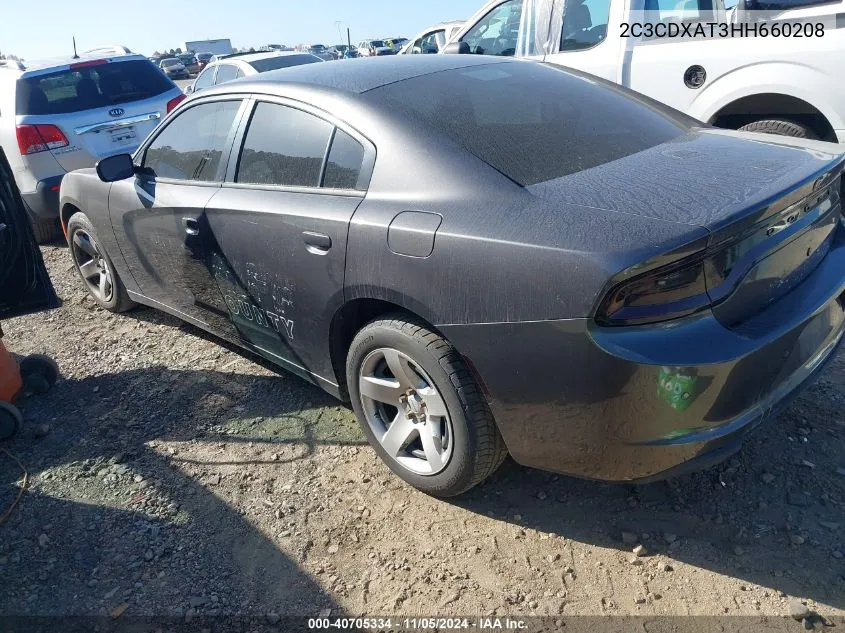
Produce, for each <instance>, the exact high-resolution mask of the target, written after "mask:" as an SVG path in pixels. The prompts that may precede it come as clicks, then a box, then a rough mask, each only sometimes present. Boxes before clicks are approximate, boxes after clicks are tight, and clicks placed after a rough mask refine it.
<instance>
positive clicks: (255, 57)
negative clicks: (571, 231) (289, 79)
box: [185, 51, 325, 94]
mask: <svg viewBox="0 0 845 633" xmlns="http://www.w3.org/2000/svg"><path fill="white" fill-rule="evenodd" d="M322 61H325V60H323V59H322V58H320V57H317V56H316V55H312V54H311V53H297V52H296V51H276V52H273V53H248V54H235V55H230V56H228V57H225V58H224V59H221V60H219V61H213V62H211V63H210V64H209V65H208V66H206V67H205V68H204V69H203V71H202V72H201V73H200V74H199V76H198V77H197V78H196V80H194V83H193V84H191V85H190V86H188V87H187V88H186V89H185V92H186V93H187V94H193V93H195V92H199V91H200V90H205V89H206V88H210V87H211V86H216V85H219V84H222V83H226V82H227V81H232V80H233V79H240V78H241V77H250V76H252V75H257V74H259V73H264V72H267V71H269V70H279V69H280V68H289V67H291V66H301V65H303V64H313V63H316V62H322Z"/></svg>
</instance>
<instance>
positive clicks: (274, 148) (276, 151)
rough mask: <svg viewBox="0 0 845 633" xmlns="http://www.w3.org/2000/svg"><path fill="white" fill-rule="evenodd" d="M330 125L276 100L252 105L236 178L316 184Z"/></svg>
mask: <svg viewBox="0 0 845 633" xmlns="http://www.w3.org/2000/svg"><path fill="white" fill-rule="evenodd" d="M332 129H333V128H332V125H331V124H330V123H328V122H326V121H323V120H322V119H319V118H317V117H315V116H313V115H311V114H308V113H306V112H303V111H302V110H297V109H295V108H289V107H287V106H283V105H278V104H275V103H259V104H258V105H257V106H256V107H255V112H254V113H253V115H252V120H251V121H250V123H249V128H248V129H247V133H246V138H245V139H244V143H243V149H242V151H241V157H240V161H239V163H238V170H237V174H236V176H235V181H236V182H241V183H249V184H257V185H280V186H287V187H319V186H320V174H321V172H322V167H323V159H324V157H325V155H326V150H327V149H328V144H329V138H330V137H331V134H332Z"/></svg>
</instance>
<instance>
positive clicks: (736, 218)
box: [528, 129, 843, 326]
mask: <svg viewBox="0 0 845 633" xmlns="http://www.w3.org/2000/svg"><path fill="white" fill-rule="evenodd" d="M842 165H843V159H842V155H841V154H839V153H837V149H836V147H835V146H833V145H830V144H826V143H820V142H801V141H795V140H794V139H788V140H787V139H780V138H778V137H769V136H765V137H764V136H762V135H740V134H738V133H735V132H729V131H724V130H709V129H708V130H697V131H693V132H691V133H689V134H687V135H685V136H682V137H680V138H678V139H676V140H674V141H672V142H669V143H664V144H661V145H658V146H656V147H653V148H651V149H647V150H645V151H642V152H639V153H636V154H632V155H630V156H627V157H625V158H622V159H619V160H616V161H612V162H609V163H606V164H603V165H599V166H597V167H593V168H591V169H587V170H585V171H582V172H577V173H574V174H570V175H568V176H564V177H562V178H558V179H555V180H552V181H548V182H544V183H539V184H536V185H532V186H529V187H528V189H529V191H531V192H532V193H533V194H535V195H538V196H540V197H543V198H546V199H552V198H554V199H556V200H558V201H561V200H562V201H565V202H572V203H577V204H580V205H583V206H589V207H595V208H601V209H606V210H613V211H618V212H620V213H630V214H635V215H641V216H645V217H649V218H653V219H659V220H665V221H670V222H677V223H683V224H692V225H696V226H701V227H703V228H705V229H707V230H708V231H709V232H710V234H711V235H710V239H709V243H708V247H707V255H706V260H705V275H706V283H707V291H708V294H709V296H710V298H711V300H712V303H713V306H714V307H713V312H714V314H715V315H716V317H717V318H718V319H719V320H720V321H721V322H722V323H723V324H725V325H726V326H733V325H735V324H737V323H740V322H742V321H743V320H744V319H746V318H748V317H750V316H752V315H754V314H756V313H758V312H760V311H761V310H763V309H765V308H766V307H767V306H769V305H771V304H772V303H774V302H776V301H777V300H778V299H779V298H781V297H783V296H784V295H786V294H787V293H788V292H789V291H790V290H792V289H793V288H795V287H796V286H797V285H799V284H800V283H801V281H803V280H804V279H805V278H806V277H807V276H808V275H809V274H810V273H811V272H812V271H813V270H814V269H815V268H816V267H817V266H818V265H819V263H821V261H822V260H823V259H824V257H825V256H826V255H827V252H828V251H829V249H830V246H831V243H832V242H833V240H834V235H835V233H836V232H837V230H841V229H839V227H840V224H841V218H842V211H841V203H840V198H841V194H842V191H841V179H840V175H841V172H842Z"/></svg>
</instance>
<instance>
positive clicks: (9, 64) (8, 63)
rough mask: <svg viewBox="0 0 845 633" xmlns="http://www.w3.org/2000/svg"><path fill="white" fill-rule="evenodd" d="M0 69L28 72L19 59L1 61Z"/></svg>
mask: <svg viewBox="0 0 845 633" xmlns="http://www.w3.org/2000/svg"><path fill="white" fill-rule="evenodd" d="M0 68H14V69H15V70H26V66H24V65H23V63H21V62H19V61H18V60H17V59H0Z"/></svg>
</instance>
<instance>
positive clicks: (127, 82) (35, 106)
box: [15, 59, 174, 115]
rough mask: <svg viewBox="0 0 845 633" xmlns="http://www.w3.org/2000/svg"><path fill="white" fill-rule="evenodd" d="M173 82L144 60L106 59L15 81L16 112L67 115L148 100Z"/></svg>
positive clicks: (171, 88)
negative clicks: (115, 60) (105, 60)
mask: <svg viewBox="0 0 845 633" xmlns="http://www.w3.org/2000/svg"><path fill="white" fill-rule="evenodd" d="M173 88H174V85H173V83H172V82H171V81H170V80H169V79H167V77H165V76H164V74H162V72H161V71H160V70H157V69H156V68H155V66H153V65H152V64H151V63H150V62H149V61H148V60H146V59H143V60H141V59H138V60H130V61H124V62H106V63H101V64H96V65H92V66H84V67H81V68H70V69H68V70H62V71H58V72H54V73H49V74H46V75H37V76H35V77H25V78H22V79H19V80H18V90H17V95H16V99H15V110H16V112H17V114H19V115H24V114H33V115H45V114H48V115H49V114H67V113H69V112H77V111H80V110H90V109H92V108H104V107H111V106H114V105H116V104H123V103H130V102H132V101H141V100H143V99H151V98H152V97H157V96H158V95H160V94H163V93H165V92H167V91H168V90H173Z"/></svg>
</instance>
